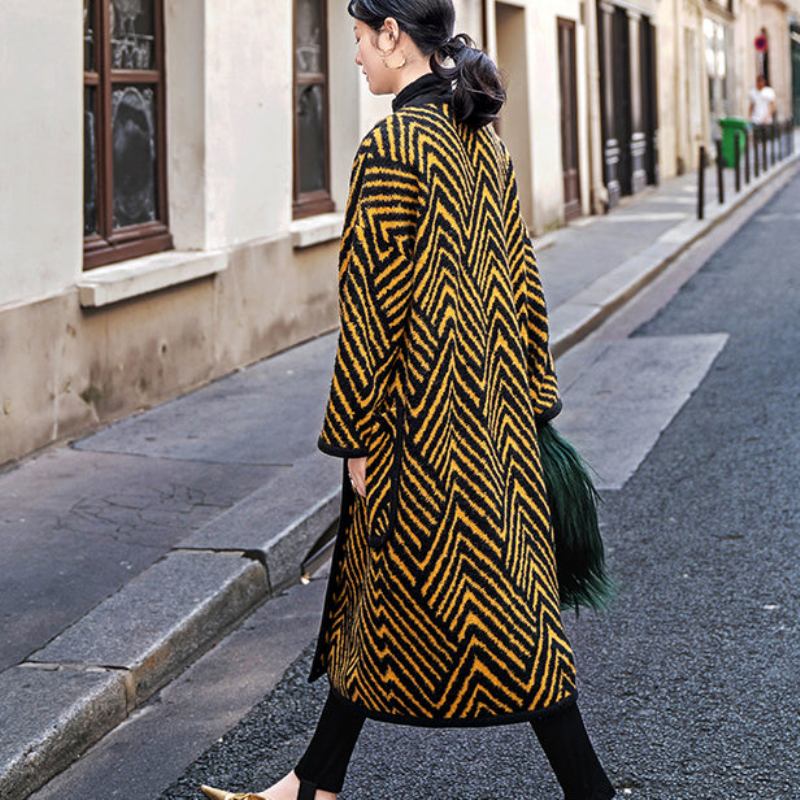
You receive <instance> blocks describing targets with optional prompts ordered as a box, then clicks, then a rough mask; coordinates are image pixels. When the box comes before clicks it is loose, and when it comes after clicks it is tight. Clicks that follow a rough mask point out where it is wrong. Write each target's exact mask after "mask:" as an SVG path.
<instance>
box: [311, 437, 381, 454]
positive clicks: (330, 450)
mask: <svg viewBox="0 0 800 800" xmlns="http://www.w3.org/2000/svg"><path fill="white" fill-rule="evenodd" d="M317 447H318V448H319V449H320V450H322V452H323V453H325V454H326V455H329V456H339V458H363V457H364V456H366V455H369V450H368V449H367V448H366V447H339V446H338V445H335V444H328V443H327V442H326V441H325V440H324V439H323V438H322V437H320V438H319V439H317Z"/></svg>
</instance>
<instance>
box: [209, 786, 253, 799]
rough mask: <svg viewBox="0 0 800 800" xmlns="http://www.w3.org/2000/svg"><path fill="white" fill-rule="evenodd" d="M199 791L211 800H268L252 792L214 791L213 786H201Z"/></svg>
mask: <svg viewBox="0 0 800 800" xmlns="http://www.w3.org/2000/svg"><path fill="white" fill-rule="evenodd" d="M200 791H201V792H202V793H203V794H204V795H205V796H206V797H210V798H211V800H268V798H265V797H264V795H262V794H253V793H252V792H238V793H234V792H226V791H225V790H224V789H215V788H214V787H213V786H206V785H205V784H201V786H200Z"/></svg>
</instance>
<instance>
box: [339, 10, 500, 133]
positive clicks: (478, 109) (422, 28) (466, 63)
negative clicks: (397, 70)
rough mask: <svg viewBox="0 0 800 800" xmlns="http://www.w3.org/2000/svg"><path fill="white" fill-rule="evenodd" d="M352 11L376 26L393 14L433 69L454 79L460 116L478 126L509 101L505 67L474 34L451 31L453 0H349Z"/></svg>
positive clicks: (453, 12)
mask: <svg viewBox="0 0 800 800" xmlns="http://www.w3.org/2000/svg"><path fill="white" fill-rule="evenodd" d="M347 13H348V14H350V16H351V17H355V18H356V19H359V20H361V21H362V22H364V23H366V24H367V25H369V26H370V27H371V28H373V29H374V30H376V31H377V30H380V28H381V26H382V25H383V23H384V20H385V19H386V18H387V17H394V18H395V19H396V20H397V23H398V25H399V26H400V28H401V29H402V30H404V31H405V32H406V33H407V34H408V35H409V36H410V37H411V38H412V39H413V40H414V44H416V45H417V47H419V49H420V50H421V51H422V53H423V54H424V55H426V56H430V66H431V70H432V71H433V72H434V74H436V75H438V76H439V77H441V78H446V79H449V80H451V81H453V80H455V87H454V88H453V111H454V112H455V115H456V118H457V119H458V120H460V121H461V122H465V123H466V124H468V125H470V126H471V127H473V128H479V127H481V126H482V125H486V124H487V123H488V122H493V121H494V120H495V119H497V115H498V113H499V111H500V109H501V107H502V106H503V103H505V101H506V90H505V87H504V86H503V84H502V79H501V75H500V71H499V70H498V69H497V65H496V64H495V63H494V61H492V59H491V58H489V56H488V55H486V53H484V52H483V51H482V50H480V49H478V48H477V47H476V46H475V42H474V41H473V40H472V39H471V38H470V36H468V35H467V34H466V33H459V34H457V35H456V36H453V35H452V31H453V25H454V24H455V16H456V13H455V9H454V8H453V0H348V3H347ZM439 57H444V58H447V57H450V58H452V59H453V62H454V66H452V67H446V66H444V65H443V64H442V63H441V62H440V61H439Z"/></svg>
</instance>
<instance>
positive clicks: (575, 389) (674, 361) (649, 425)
mask: <svg viewBox="0 0 800 800" xmlns="http://www.w3.org/2000/svg"><path fill="white" fill-rule="evenodd" d="M727 340H728V334H727V333H711V334H696V335H690V336H634V337H632V338H629V339H624V340H622V341H617V342H612V343H611V344H609V346H608V347H607V348H605V349H604V350H603V351H602V352H601V353H600V355H599V356H598V358H597V359H596V360H595V361H594V362H593V363H592V364H591V366H589V367H588V369H586V370H584V371H582V372H581V374H580V376H579V377H578V378H577V379H576V380H575V382H574V383H572V384H571V385H570V386H569V388H568V389H567V390H566V391H565V393H564V410H563V412H562V413H561V414H559V415H558V417H556V419H555V421H554V424H555V426H556V427H557V428H558V430H559V431H560V432H561V433H563V434H564V435H565V436H566V437H567V438H568V439H569V440H570V441H571V442H572V443H573V444H574V445H575V447H576V448H577V449H578V451H579V452H580V453H581V455H582V456H583V457H584V458H585V460H586V461H587V463H588V464H589V465H590V466H591V467H592V468H593V470H594V471H595V473H596V474H595V475H594V478H595V483H596V485H597V487H598V488H600V489H621V488H622V487H623V486H624V485H625V482H626V481H627V480H628V479H629V478H630V477H631V476H632V475H633V474H634V472H636V470H637V469H638V467H639V465H640V464H641V463H642V461H643V460H644V459H645V457H646V456H647V454H648V453H649V452H650V450H651V449H652V448H653V446H654V445H655V443H656V441H657V440H658V437H659V435H660V434H661V432H662V431H663V430H664V429H665V428H666V427H667V426H668V425H669V423H670V421H671V420H672V418H673V417H674V416H675V415H676V414H677V413H678V411H680V409H681V407H682V406H683V404H684V403H685V402H686V401H687V400H688V399H689V397H690V396H691V394H692V392H694V391H695V389H696V388H697V387H698V386H699V385H700V382H701V381H702V380H703V378H704V377H705V375H706V373H707V372H708V370H709V369H710V368H711V365H712V363H713V361H714V359H715V358H716V357H717V355H718V354H719V352H720V350H722V348H723V346H724V345H725V342H726V341H727Z"/></svg>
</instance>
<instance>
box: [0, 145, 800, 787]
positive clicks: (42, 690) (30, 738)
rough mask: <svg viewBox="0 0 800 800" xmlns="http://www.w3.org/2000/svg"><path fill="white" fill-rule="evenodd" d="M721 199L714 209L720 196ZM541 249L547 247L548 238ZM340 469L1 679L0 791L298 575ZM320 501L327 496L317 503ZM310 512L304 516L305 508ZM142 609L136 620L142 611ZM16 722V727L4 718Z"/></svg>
mask: <svg viewBox="0 0 800 800" xmlns="http://www.w3.org/2000/svg"><path fill="white" fill-rule="evenodd" d="M798 161H800V153H797V154H795V155H793V156H791V157H789V158H787V159H785V160H784V161H782V162H781V163H780V164H778V165H776V166H775V167H773V168H772V169H771V170H770V172H768V173H766V174H762V176H760V177H759V179H758V180H754V181H751V183H750V184H749V185H748V186H747V187H746V188H744V189H743V190H742V191H741V192H739V194H738V195H736V196H735V199H734V200H732V201H729V202H728V203H726V204H725V205H723V206H716V207H714V208H713V209H712V206H711V205H710V206H709V208H708V211H709V214H708V218H707V219H706V220H702V221H701V220H695V219H688V220H686V221H685V222H683V223H681V224H680V225H678V226H676V227H675V228H672V229H670V230H669V231H667V232H666V233H665V234H663V235H662V236H661V237H659V238H658V239H657V240H656V241H655V242H654V243H653V244H652V245H651V246H650V247H648V248H647V249H646V250H644V251H643V252H641V253H639V254H637V255H636V256H634V257H632V258H630V259H628V260H627V261H625V262H623V263H622V264H620V265H619V266H618V267H617V268H615V269H614V270H612V271H611V272H609V273H607V274H606V275H603V276H602V277H601V278H599V279H598V280H596V281H595V282H594V283H593V284H591V285H590V286H589V287H587V288H586V289H584V290H582V291H581V292H579V293H578V294H577V295H575V296H574V297H573V298H571V299H570V300H569V301H567V302H566V303H564V304H562V305H560V306H557V307H556V308H555V309H554V310H553V312H552V314H551V330H552V331H553V336H552V350H553V354H554V355H555V356H556V357H558V356H560V355H563V354H564V353H565V352H566V351H567V350H569V349H570V348H572V347H573V346H574V345H576V344H577V343H578V342H579V341H581V340H582V339H583V338H585V337H586V336H588V334H589V333H591V332H592V331H593V330H594V329H595V328H597V327H598V326H599V325H600V324H601V323H602V322H603V321H605V319H606V318H608V317H609V316H610V315H611V314H613V313H614V312H615V311H616V310H618V309H619V308H620V307H621V306H622V305H624V304H625V303H626V302H627V301H628V300H630V299H631V298H632V297H634V296H635V295H636V294H637V293H638V292H639V291H640V290H641V289H643V288H644V287H645V286H646V285H647V284H648V283H650V282H651V281H652V280H653V279H655V277H656V276H657V275H658V274H659V273H660V272H662V271H663V270H664V269H666V267H667V266H668V265H669V264H670V263H671V262H672V261H674V260H675V259H676V258H677V257H678V256H679V255H681V254H682V253H683V252H684V251H685V250H687V249H688V248H689V247H690V246H691V245H692V244H693V243H694V242H696V241H697V240H698V239H700V238H701V237H703V236H704V235H705V234H706V233H708V232H709V231H710V230H711V229H712V228H713V227H714V226H715V225H717V224H718V223H719V222H721V221H722V220H723V219H725V218H726V217H727V216H729V215H730V214H731V213H732V212H733V211H734V210H736V209H737V208H738V207H739V206H740V205H741V204H742V203H744V202H745V201H746V200H748V199H749V198H750V197H752V196H753V195H754V194H755V193H756V192H758V191H760V189H762V188H763V187H764V186H765V185H768V184H770V183H771V182H772V181H773V179H774V178H777V177H778V176H779V175H781V174H783V173H784V172H786V171H787V170H788V169H789V168H790V167H792V166H794V165H796V164H797V162H798ZM712 205H713V204H712ZM539 249H542V248H541V247H540V248H539ZM340 480H341V476H340V470H338V469H332V468H331V462H330V457H329V456H325V455H324V454H321V453H314V454H312V455H310V456H307V457H305V458H303V459H298V461H297V462H296V463H295V464H294V465H293V466H292V467H291V468H289V469H287V470H286V471H285V472H284V473H282V474H280V475H278V476H277V477H276V478H274V479H273V480H271V481H270V482H269V483H267V484H266V485H265V486H264V487H262V488H261V489H259V490H257V491H256V492H254V493H252V494H251V495H249V496H248V497H246V498H244V499H243V500H242V501H240V502H239V503H237V504H236V505H234V506H233V507H232V508H230V509H228V510H227V511H226V512H224V513H223V514H221V515H220V516H219V517H217V518H215V519H214V520H212V521H211V522H209V523H208V524H207V525H205V526H204V527H203V528H201V529H200V530H199V531H197V532H195V533H194V534H192V535H191V536H189V537H187V538H186V539H184V540H183V541H182V542H180V543H179V544H178V545H177V546H176V547H175V548H173V550H172V551H171V552H170V553H169V554H167V556H165V557H164V558H163V559H162V560H161V561H159V562H156V564H154V565H153V566H151V567H150V568H149V569H147V570H145V571H144V572H143V573H142V574H140V575H139V576H137V577H136V578H135V579H134V580H132V581H131V582H130V583H129V584H127V585H126V586H124V587H123V588H122V589H121V590H120V591H119V592H118V593H117V594H115V595H113V596H112V597H110V598H108V599H107V600H105V601H103V602H102V603H100V604H99V605H98V606H97V607H96V608H95V609H93V610H92V611H91V612H90V613H89V614H87V615H86V616H85V617H83V618H82V619H81V620H79V621H78V622H77V623H75V625H73V626H72V627H70V628H68V629H67V630H66V631H64V632H63V633H61V634H60V635H59V636H57V637H56V638H55V639H53V640H52V641H51V642H50V643H48V644H47V645H46V646H45V647H44V648H42V649H41V650H39V651H37V652H36V653H34V654H32V655H31V657H30V658H29V660H28V661H27V662H26V663H25V664H22V665H20V666H18V667H14V668H11V669H9V670H6V671H5V672H4V673H2V674H0V719H3V718H5V719H6V720H9V719H10V720H15V721H17V720H25V724H24V725H17V724H16V723H15V727H17V728H19V735H18V736H17V737H16V739H15V740H14V741H10V742H0V796H2V797H9V798H11V797H13V798H15V800H17V799H18V800H22V798H24V797H27V796H28V795H29V794H31V793H32V792H33V791H35V790H36V789H37V788H39V787H40V786H42V785H43V784H44V783H46V782H47V781H48V780H49V779H50V778H51V777H52V776H53V775H55V774H56V773H58V772H60V771H62V770H63V769H64V768H66V767H67V766H68V765H69V764H70V763H71V762H72V761H73V760H75V758H77V757H78V756H79V755H80V754H81V753H83V752H84V751H85V750H86V749H87V748H88V747H89V746H91V745H92V744H94V743H95V742H96V741H97V740H98V739H100V738H101V737H102V736H103V735H105V734H106V733H108V732H109V731H110V730H112V729H113V728H114V727H116V726H117V725H119V724H120V723H121V722H122V721H123V720H124V719H125V717H126V716H127V715H128V714H129V713H130V712H131V711H132V710H133V709H134V708H135V707H136V706H137V705H139V704H141V703H142V702H143V701H144V700H146V699H147V698H148V697H150V696H151V695H152V694H153V693H154V692H156V691H157V690H158V689H159V688H161V687H162V686H163V685H164V684H165V683H167V682H168V681H169V680H171V679H172V678H173V677H175V675H177V674H178V673H179V672H180V671H181V670H183V669H184V668H185V667H187V666H188V665H189V664H191V663H192V662H193V661H195V660H196V659H197V658H198V657H199V656H200V655H201V654H202V653H203V652H205V651H206V650H207V649H209V647H210V646H211V645H213V644H214V643H215V642H216V641H218V640H219V639H220V638H221V637H222V636H223V635H224V634H225V633H227V632H228V631H229V630H230V629H231V628H232V627H233V626H234V625H235V624H237V623H238V622H240V621H241V619H242V618H244V617H245V616H246V615H247V614H248V613H250V612H251V611H252V610H253V609H254V608H255V607H256V606H257V605H259V604H260V603H261V602H263V601H264V600H266V599H268V598H269V597H271V596H273V595H274V594H276V593H277V592H280V591H281V590H282V589H283V588H285V587H286V586H288V585H290V584H291V583H293V582H295V581H296V580H297V579H298V578H299V577H300V569H299V567H300V563H301V560H302V559H303V557H305V556H306V554H307V553H308V552H309V551H310V550H311V549H312V547H313V546H314V544H315V543H316V542H317V541H318V540H319V538H320V537H321V536H322V534H323V533H325V531H326V530H327V529H329V528H330V527H331V526H332V525H334V524H335V523H336V521H337V516H338V511H339V500H340V490H341V486H340ZM309 498H316V499H315V500H313V501H309ZM298 508H299V509H302V511H301V512H299V513H298V511H297V509H298ZM132 608H133V609H141V613H138V614H135V615H132V614H131V609H132ZM4 727H5V729H6V730H8V729H9V728H10V727H12V726H10V725H6V726H4Z"/></svg>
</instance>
